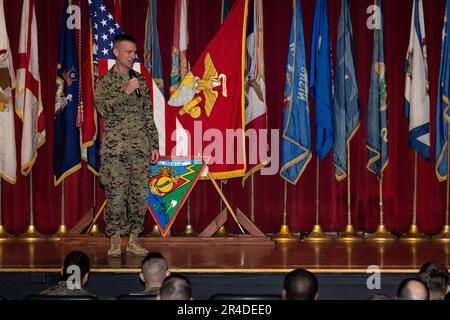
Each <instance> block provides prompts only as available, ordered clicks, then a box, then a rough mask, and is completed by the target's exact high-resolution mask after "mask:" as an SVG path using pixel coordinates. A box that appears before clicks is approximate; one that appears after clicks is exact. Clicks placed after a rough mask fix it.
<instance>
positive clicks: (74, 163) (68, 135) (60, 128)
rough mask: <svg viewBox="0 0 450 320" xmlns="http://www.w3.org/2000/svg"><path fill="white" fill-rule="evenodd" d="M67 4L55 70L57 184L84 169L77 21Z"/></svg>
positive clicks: (54, 151)
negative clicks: (79, 118)
mask: <svg viewBox="0 0 450 320" xmlns="http://www.w3.org/2000/svg"><path fill="white" fill-rule="evenodd" d="M68 5H69V3H68V0H66V1H65V2H64V15H63V19H62V21H61V29H60V39H59V51H58V65H57V70H56V95H55V139H54V144H53V171H54V182H55V185H58V184H59V183H60V182H61V181H63V180H64V178H66V177H67V176H69V175H70V174H72V173H73V172H75V171H77V170H78V169H79V168H81V151H80V130H79V128H78V127H77V113H78V85H79V73H78V60H77V50H76V47H75V31H74V28H75V24H72V23H70V16H69V14H68V13H67V7H68ZM69 12H70V11H69Z"/></svg>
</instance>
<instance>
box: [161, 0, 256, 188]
mask: <svg viewBox="0 0 450 320" xmlns="http://www.w3.org/2000/svg"><path fill="white" fill-rule="evenodd" d="M247 6H248V0H237V1H236V2H235V4H234V5H233V8H232V9H231V11H230V13H229V14H228V16H227V18H226V20H225V21H224V22H223V24H222V26H221V28H220V29H219V31H218V32H217V33H216V35H215V36H214V37H213V39H212V40H211V41H210V43H209V44H208V46H207V47H206V49H205V50H204V51H203V53H202V54H201V55H200V58H199V59H198V60H197V62H196V63H195V65H194V66H193V67H192V68H191V70H190V72H189V73H188V74H187V75H186V76H185V77H184V78H183V80H182V81H181V83H180V85H179V87H178V89H177V90H176V91H175V92H174V93H173V94H172V95H171V97H170V100H169V102H168V106H167V108H168V112H170V114H171V116H172V117H175V118H176V119H177V122H179V123H180V124H181V125H182V127H183V128H184V130H185V132H186V142H187V150H185V154H186V155H192V156H198V155H202V156H204V157H205V158H208V157H210V160H209V162H208V167H209V171H210V172H211V173H212V175H213V176H214V177H215V178H218V179H228V178H233V177H241V176H243V175H244V173H245V169H246V166H245V131H244V128H245V122H244V113H245V107H244V57H245V55H244V54H245V41H246V29H247V28H246V24H247ZM177 147H178V146H177ZM172 153H173V152H172ZM177 154H178V155H180V152H177Z"/></svg>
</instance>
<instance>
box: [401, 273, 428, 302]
mask: <svg viewBox="0 0 450 320" xmlns="http://www.w3.org/2000/svg"><path fill="white" fill-rule="evenodd" d="M397 299H398V300H429V299H430V293H429V292H428V288H427V286H426V285H425V283H423V282H422V281H420V280H419V279H416V278H407V279H405V280H403V281H402V282H401V283H400V285H399V286H398V289H397Z"/></svg>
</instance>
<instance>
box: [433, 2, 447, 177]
mask: <svg viewBox="0 0 450 320" xmlns="http://www.w3.org/2000/svg"><path fill="white" fill-rule="evenodd" d="M448 17H450V0H447V6H446V9H445V18H444V29H443V32H442V47H441V67H440V71H439V83H438V95H437V108H436V176H437V178H438V180H439V181H444V180H447V178H448V177H447V158H448V145H447V144H448V125H449V123H450V111H449V97H450V41H449V38H448V36H449V33H450V25H449V23H448Z"/></svg>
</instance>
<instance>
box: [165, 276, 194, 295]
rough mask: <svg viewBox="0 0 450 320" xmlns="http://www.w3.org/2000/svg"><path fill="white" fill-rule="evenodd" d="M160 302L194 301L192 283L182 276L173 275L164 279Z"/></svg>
mask: <svg viewBox="0 0 450 320" xmlns="http://www.w3.org/2000/svg"><path fill="white" fill-rule="evenodd" d="M157 299H158V300H192V291H191V282H190V281H189V280H188V279H187V278H186V277H184V276H182V275H180V274H172V275H170V276H168V277H167V278H166V279H164V281H163V283H162V285H161V289H160V290H159V294H158V296H157Z"/></svg>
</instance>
